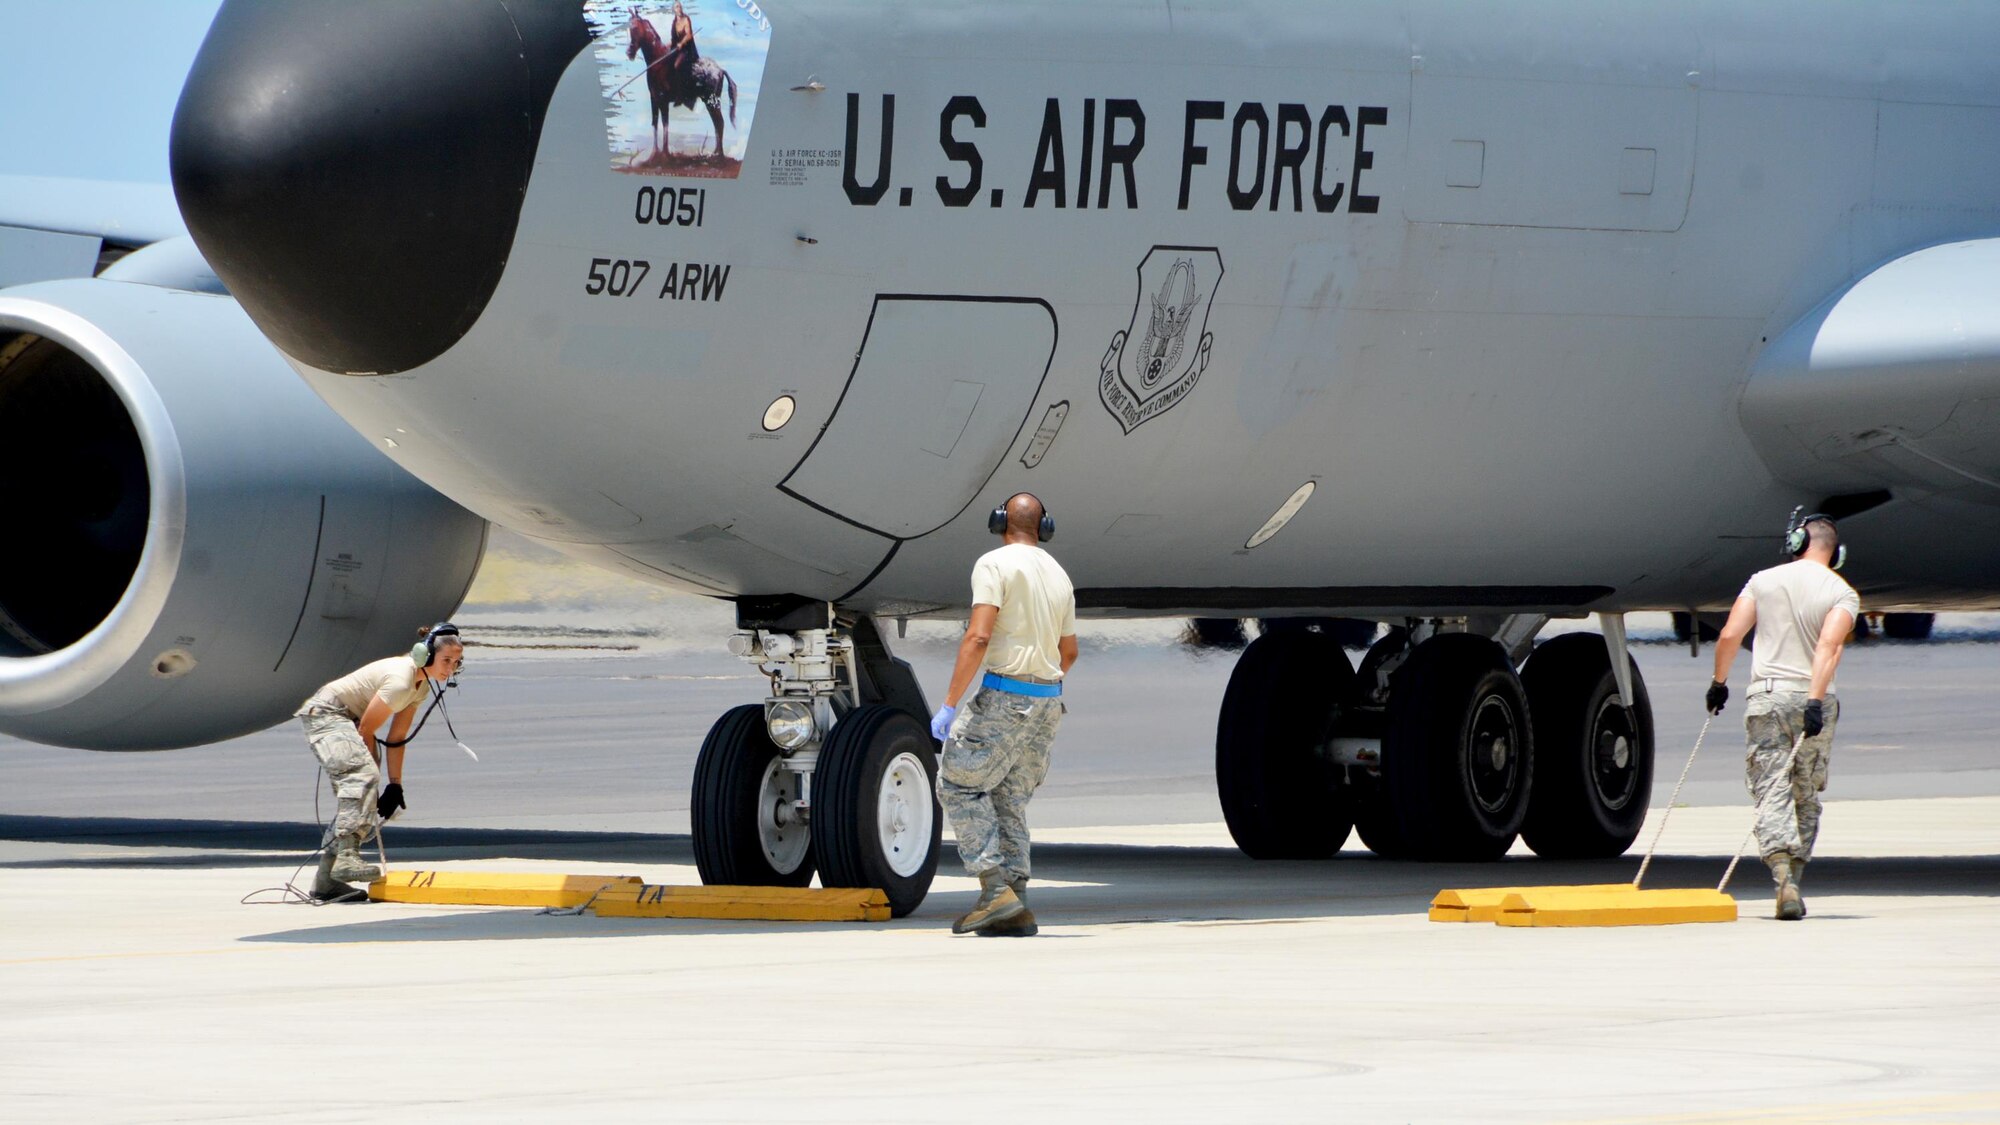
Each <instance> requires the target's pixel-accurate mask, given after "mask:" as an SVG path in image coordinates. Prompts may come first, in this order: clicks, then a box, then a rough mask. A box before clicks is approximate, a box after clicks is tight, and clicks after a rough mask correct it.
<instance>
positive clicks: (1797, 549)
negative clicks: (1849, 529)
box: [1785, 504, 1847, 570]
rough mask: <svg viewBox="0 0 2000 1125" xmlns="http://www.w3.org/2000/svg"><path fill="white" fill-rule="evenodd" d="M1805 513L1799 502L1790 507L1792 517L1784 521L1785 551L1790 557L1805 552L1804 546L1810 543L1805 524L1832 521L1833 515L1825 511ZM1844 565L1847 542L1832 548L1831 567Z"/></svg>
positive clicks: (1836, 567) (1809, 535) (1845, 562)
mask: <svg viewBox="0 0 2000 1125" xmlns="http://www.w3.org/2000/svg"><path fill="white" fill-rule="evenodd" d="M1805 513H1806V506H1805V505H1804V504H1801V505H1799V506H1798V507H1796V508H1793V509H1792V518H1791V519H1789V520H1786V521H1785V553H1786V554H1787V555H1790V556H1791V557H1792V558H1798V557H1799V556H1800V555H1803V554H1805V553H1806V548H1807V547H1808V546H1810V545H1811V544H1812V536H1811V534H1809V533H1808V532H1807V531H1806V525H1807V524H1809V523H1815V522H1817V521H1819V520H1825V521H1826V522H1828V523H1832V522H1833V517H1832V516H1829V515H1827V514H1826V513H1825V512H1812V513H1810V514H1805ZM1845 565H1847V544H1845V543H1842V544H1840V545H1839V546H1837V547H1835V548H1834V549H1833V569H1835V570H1839V569H1840V568H1841V567H1843V566H1845Z"/></svg>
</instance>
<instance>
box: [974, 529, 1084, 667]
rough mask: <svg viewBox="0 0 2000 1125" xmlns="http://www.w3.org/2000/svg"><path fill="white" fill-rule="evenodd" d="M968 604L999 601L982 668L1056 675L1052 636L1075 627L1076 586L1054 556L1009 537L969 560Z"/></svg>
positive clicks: (1058, 654) (1056, 653) (1057, 660)
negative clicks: (970, 588)
mask: <svg viewBox="0 0 2000 1125" xmlns="http://www.w3.org/2000/svg"><path fill="white" fill-rule="evenodd" d="M972 604H973V605H991V606H998V607H1000V617H999V619H998V620H997V621H996V622H995V623H994V625H993V639H992V640H991V641H990V642H988V643H987V646H986V670H987V671H989V672H998V673H999V674H1001V675H1003V676H1039V677H1041V678H1042V679H1045V680H1059V679H1061V678H1062V652H1061V650H1059V649H1058V648H1057V647H1056V646H1057V642H1059V641H1061V640H1062V638H1064V637H1067V636H1072V635H1074V634H1075V633H1076V589H1075V587H1073V586H1071V585H1070V581H1069V575H1068V574H1066V573H1064V572H1063V568H1062V567H1061V566H1059V565H1057V563H1056V560H1055V557H1054V556H1053V555H1050V554H1049V553H1048V552H1047V551H1044V550H1042V549H1041V548H1040V547H1031V546H1029V545H1028V544H1026V543H1009V544H1007V545H1006V546H1004V547H999V548H996V549H994V550H991V551H988V552H986V553H985V554H983V555H981V556H979V561H978V562H976V563H973V564H972Z"/></svg>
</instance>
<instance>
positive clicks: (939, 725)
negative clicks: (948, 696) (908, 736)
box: [931, 707, 958, 742]
mask: <svg viewBox="0 0 2000 1125" xmlns="http://www.w3.org/2000/svg"><path fill="white" fill-rule="evenodd" d="M956 718H958V708H956V707H940V708H938V713H937V714H935V715H932V716H931V737H932V738H935V739H937V740H938V741H939V742H943V741H944V740H945V739H947V738H950V737H951V721H952V720H953V719H956Z"/></svg>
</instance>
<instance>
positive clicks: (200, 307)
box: [0, 255, 486, 750]
mask: <svg viewBox="0 0 2000 1125" xmlns="http://www.w3.org/2000/svg"><path fill="white" fill-rule="evenodd" d="M135 257H136V255H135ZM116 268H117V267H113V269H114V271H115V270H116ZM371 436H376V435H371ZM379 436H380V437H381V438H384V439H387V440H391V441H393V440H394V438H395V435H394V434H385V435H379ZM485 542H486V523H485V521H483V520H481V519H480V518H478V517H477V516H474V515H472V514H471V513H469V512H466V511H465V510H463V509H461V508H459V507H458V506H457V505H455V504H453V503H451V502H450V501H449V500H446V499H445V498H443V497H442V496H440V495H438V494H437V493H435V492H433V491H432V490H431V489H430V488H428V487H426V486H425V485H423V484H422V483H420V482H419V481H417V480H416V478H414V477H412V476H410V475H409V474H407V473H405V472H404V471H402V470H401V469H399V468H397V467H396V466H395V465H394V464H392V463H391V462H390V461H389V459H388V458H387V457H385V456H383V455H382V454H381V453H380V452H379V451H377V450H376V449H375V448H373V447H372V446H371V444H370V439H369V438H364V437H362V436H361V435H359V434H357V433H355V432H354V430H353V429H351V428H350V427H349V426H348V425H347V424H346V423H345V422H343V421H341V419H340V418H339V417H338V416H337V415H335V414H334V413H333V411H332V410H330V409H328V408H327V406H326V405H325V404H324V403H322V402H321V401H320V400H319V399H318V398H317V397H316V396H315V395H314V394H313V393H312V391H311V390H310V389H308V388H307V387H306V385H305V383H304V382H303V381H301V380H300V379H299V377H298V376H297V375H296V374H295V373H294V372H292V371H291V370H290V369H289V368H288V367H287V366H286V365H285V362H284V361H283V360H282V359H281V358H280V357H279V355H278V353H277V352H276V351H275V350H274V349H273V348H272V347H271V345H270V344H269V343H268V342H267V341H266V340H265V339H264V337H263V336H262V335H261V334H259V333H258V331H257V329H256V328H255V327H254V326H253V325H252V324H251V323H250V320H249V318H248V317H246V316H244V315H243V312H242V310H241V309H240V308H239V307H238V306H237V304H236V302H235V301H234V300H232V299H231V298H229V297H227V296H223V295H219V294H212V293H200V292H188V291H184V290H179V289H171V288H161V287H159V286H156V285H149V284H134V283H131V282H125V281H112V280H105V279H103V278H88V279H74V280H67V281H55V282H48V283H43V284H37V285H27V286H19V287H16V288H12V289H6V290H0V732H5V733H7V734H12V735H18V736H20V737H22V738H28V739H33V740H35V741H37V742H47V743H54V744H57V745H62V746H75V747H83V748H88V749H96V750H152V749H166V748H170V747H177V746H189V745H194V744H198V743H205V742H213V741H216V740H219V739H224V738H231V737H234V736H237V735H241V734H246V733H248V732H250V731H253V730H258V729H260V728H263V727H266V726H269V725H271V724H272V723H275V722H278V721H280V720H282V719H284V718H285V717H286V716H287V715H289V714H291V713H292V711H293V710H294V709H295V708H296V707H297V706H298V704H299V703H300V701H301V700H303V699H304V698H305V697H306V696H307V695H308V694H310V693H311V692H312V690H313V689H314V688H315V687H317V686H318V685H320V684H321V683H324V682H325V681H327V680H329V679H332V678H333V677H335V676H337V675H339V674H341V673H343V672H346V671H349V670H351V669H352V668H354V667H356V666H358V665H360V664H362V663H365V662H367V661H369V660H373V659H377V658H380V657H383V656H387V655H389V654H391V653H396V652H401V651H405V650H407V648H408V647H409V645H410V643H411V641H412V639H413V636H414V635H415V633H416V632H417V630H418V629H419V628H420V627H421V626H423V625H425V624H427V623H429V622H433V621H436V620H438V619H440V618H444V617H448V616H449V615H450V614H451V613H452V612H453V611H455V610H456V609H457V607H458V606H459V604H460V603H461V602H462V601H463V600H464V596H465V591H466V589H467V587H468V586H469V585H470V584H471V581H472V577H473V574H474V572H475V571H476V570H477V569H478V566H479V560H480V556H481V554H482V552H483V551H484V548H485Z"/></svg>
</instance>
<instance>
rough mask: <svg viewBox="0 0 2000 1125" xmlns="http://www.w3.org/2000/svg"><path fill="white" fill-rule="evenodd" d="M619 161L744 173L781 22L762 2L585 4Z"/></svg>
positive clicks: (714, 173) (622, 166)
mask: <svg viewBox="0 0 2000 1125" xmlns="http://www.w3.org/2000/svg"><path fill="white" fill-rule="evenodd" d="M583 18H584V21H585V22H586V23H588V24H589V25H590V32H591V34H592V35H594V36H596V39H597V43H596V47H595V52H596V57H597V78H598V83H599V85H600V86H601V87H602V89H603V90H604V127H605V136H606V140H607V142H608V143H609V145H610V148H611V166H612V167H613V168H615V169H617V170H618V171H620V172H630V173H633V174H636V175H641V176H699V177H706V178H713V179H725V180H733V179H735V178H736V177H737V174H738V173H740V172H742V170H743V153H744V152H745V150H746V149H747V148H748V145H749V140H750V122H751V120H752V119H753V118H754V117H755V116H756V114H757V93H758V90H759V89H760V88H762V86H763V84H764V59H765V57H766V56H767V55H769V54H770V51H771V20H770V17H769V16H767V15H766V14H765V12H764V10H763V8H762V7H760V6H759V5H758V4H757V3H755V2H754V0H672V2H671V3H667V4H661V3H657V2H655V3H645V4H633V3H631V0H584V5H583Z"/></svg>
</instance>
